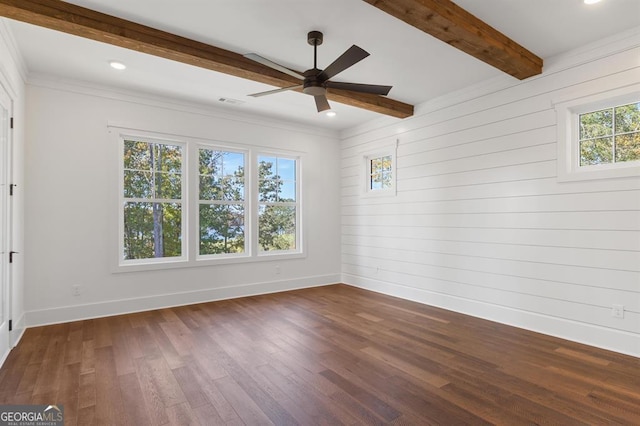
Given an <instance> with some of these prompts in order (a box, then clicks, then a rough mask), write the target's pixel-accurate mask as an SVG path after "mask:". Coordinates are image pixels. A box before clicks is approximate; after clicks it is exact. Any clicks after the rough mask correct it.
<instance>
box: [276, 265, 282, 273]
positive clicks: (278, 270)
mask: <svg viewBox="0 0 640 426" xmlns="http://www.w3.org/2000/svg"><path fill="white" fill-rule="evenodd" d="M280 272H281V271H280V265H276V275H280Z"/></svg>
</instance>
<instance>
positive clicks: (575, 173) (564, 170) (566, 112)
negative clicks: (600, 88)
mask: <svg viewBox="0 0 640 426" xmlns="http://www.w3.org/2000/svg"><path fill="white" fill-rule="evenodd" d="M639 101H640V84H634V85H630V86H627V87H624V88H619V89H616V90H611V91H606V92H602V93H597V94H593V95H590V96H583V97H579V98H574V99H570V100H567V101H562V102H556V103H554V109H555V111H556V116H557V153H558V163H557V174H558V176H557V179H558V181H559V182H571V181H580V180H590V179H606V178H620V177H631V176H639V175H640V161H623V162H613V163H608V164H593V165H584V166H583V165H580V128H579V120H580V115H581V114H585V113H589V112H594V111H600V110H604V109H608V108H614V107H616V106H621V105H627V104H630V103H635V102H639Z"/></svg>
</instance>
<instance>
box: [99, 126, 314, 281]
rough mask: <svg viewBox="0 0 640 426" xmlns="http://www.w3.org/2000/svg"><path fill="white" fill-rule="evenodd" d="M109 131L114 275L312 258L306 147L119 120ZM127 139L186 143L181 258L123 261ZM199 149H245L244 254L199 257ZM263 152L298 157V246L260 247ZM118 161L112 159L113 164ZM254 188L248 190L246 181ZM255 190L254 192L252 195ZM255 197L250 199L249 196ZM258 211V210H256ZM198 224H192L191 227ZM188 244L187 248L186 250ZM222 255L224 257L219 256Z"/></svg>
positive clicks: (111, 243)
mask: <svg viewBox="0 0 640 426" xmlns="http://www.w3.org/2000/svg"><path fill="white" fill-rule="evenodd" d="M107 131H108V133H109V134H110V138H111V139H112V141H113V145H114V149H113V150H112V153H113V154H112V155H113V157H112V158H113V160H112V161H114V162H115V163H116V164H117V167H113V168H112V170H113V172H112V173H111V182H112V183H111V184H110V186H109V187H110V188H113V189H112V190H109V193H110V196H109V197H110V199H111V203H110V204H111V206H114V208H112V210H111V211H112V213H111V214H110V215H109V216H110V217H111V220H110V223H111V224H112V226H111V229H117V230H118V232H117V234H116V233H110V234H109V237H108V240H109V248H110V249H109V253H110V259H111V260H110V262H109V264H110V268H109V269H110V270H111V272H112V273H127V272H144V271H153V270H163V269H176V268H192V267H204V266H215V265H224V264H242V263H253V262H269V261H283V260H290V259H301V258H306V257H307V247H306V241H305V238H304V235H305V234H306V231H305V222H304V211H305V210H304V204H303V197H302V188H303V186H302V185H303V182H302V168H303V157H304V153H303V152H301V151H292V150H287V149H271V148H265V147H264V146H260V145H258V144H256V145H249V144H243V143H235V142H223V141H216V140H213V139H206V140H205V139H201V138H192V137H187V136H176V135H174V134H170V135H168V134H163V133H158V132H153V131H147V130H144V129H141V128H140V127H123V126H122V125H117V124H108V126H107ZM125 138H135V139H139V140H142V141H155V142H160V143H171V144H178V145H183V146H184V151H183V173H182V184H183V199H184V205H183V221H182V227H183V229H182V235H183V236H184V238H183V242H182V244H183V251H182V256H181V257H179V258H178V257H172V258H160V259H138V260H135V261H127V263H124V262H123V261H122V258H123V252H122V250H123V249H124V242H123V235H124V229H123V228H122V227H123V223H124V209H123V208H122V205H123V204H122V202H123V199H124V196H123V193H124V182H123V181H122V176H123V173H124V170H123V169H124V164H123V161H122V152H123V149H124V140H125ZM199 147H214V148H216V149H220V150H228V151H236V152H246V153H247V159H248V160H247V161H248V163H247V164H246V170H245V200H246V202H247V205H248V210H249V211H248V214H247V221H248V223H249V226H250V229H249V230H248V231H247V236H248V238H249V240H250V242H246V241H245V245H246V247H247V252H246V253H243V254H242V255H236V254H229V255H212V256H211V257H209V255H207V256H198V252H199V250H198V246H199V223H198V220H199V218H198V216H199V212H198V209H196V208H192V207H194V206H197V205H198V201H199V191H198V187H199V186H198V185H199V182H198V173H197V172H198V165H199V157H198V149H199ZM258 155H271V156H276V157H285V158H293V159H296V161H297V167H296V179H297V185H296V192H297V194H296V195H297V200H298V201H297V202H298V208H297V209H296V215H297V220H298V223H297V226H296V232H297V235H296V239H297V241H298V242H299V244H298V246H297V247H296V250H289V251H272V252H262V253H260V252H259V251H258V249H257V248H258V223H257V222H258V221H257V216H258V212H257V205H258V204H257V201H254V200H257V197H258V194H257V191H258V185H257V179H258V177H257V173H256V172H255V169H256V164H257V158H258ZM112 164H113V163H112ZM246 182H250V184H248V186H249V188H246V185H247V183H246ZM248 194H250V195H248ZM249 196H250V197H252V198H251V199H249V198H247V197H249ZM254 210H255V211H254ZM190 224H193V225H190ZM185 247H186V248H185ZM218 256H219V257H218Z"/></svg>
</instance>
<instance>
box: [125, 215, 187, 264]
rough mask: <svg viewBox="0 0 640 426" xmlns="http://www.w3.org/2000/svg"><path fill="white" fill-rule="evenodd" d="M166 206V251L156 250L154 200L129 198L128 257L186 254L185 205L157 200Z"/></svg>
mask: <svg viewBox="0 0 640 426" xmlns="http://www.w3.org/2000/svg"><path fill="white" fill-rule="evenodd" d="M155 205H157V206H160V208H161V209H162V215H161V217H162V223H161V229H162V231H161V232H162V241H163V245H162V252H161V253H158V252H157V251H156V244H155V242H156V241H155V238H157V235H156V234H155V233H154V217H153V206H154V203H140V202H125V205H124V259H126V260H129V259H150V258H153V257H177V256H181V255H182V242H181V241H182V208H181V205H180V204H177V203H155Z"/></svg>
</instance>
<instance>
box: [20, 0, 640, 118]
mask: <svg viewBox="0 0 640 426" xmlns="http://www.w3.org/2000/svg"><path fill="white" fill-rule="evenodd" d="M69 3H73V4H76V5H80V6H83V7H87V8H90V9H94V10H98V11H101V12H104V13H108V14H110V15H114V16H118V17H121V18H124V19H128V20H131V21H134V22H138V23H141V24H145V25H148V26H151V27H154V28H158V29H161V30H164V31H168V32H171V33H174V34H178V35H181V36H185V37H187V38H191V39H194V40H198V41H202V42H205V43H208V44H212V45H215V46H218V47H222V48H225V49H228V50H232V51H235V52H238V53H241V54H244V53H249V52H254V53H258V54H260V55H262V56H264V57H267V58H269V59H271V60H273V61H275V62H278V63H280V64H282V65H284V66H287V67H289V68H292V69H295V70H298V71H304V70H306V69H308V68H311V67H312V64H313V49H312V47H311V46H309V45H308V44H307V40H306V37H307V32H308V31H310V30H320V31H322V32H323V33H324V35H325V38H324V44H322V46H320V47H319V50H318V62H319V64H318V66H319V68H324V67H326V66H327V65H328V64H329V63H331V62H332V61H333V60H334V59H335V58H336V57H338V56H339V55H340V54H341V53H342V52H344V51H345V50H346V49H347V48H348V47H350V46H351V45H352V44H357V45H358V46H360V47H362V48H363V49H365V50H367V51H368V52H369V53H371V56H369V57H368V58H366V59H365V60H363V61H362V62H360V63H358V64H356V65H354V66H353V67H352V68H350V69H348V70H346V71H344V72H343V73H341V74H339V75H338V76H337V77H335V78H334V80H336V81H349V82H358V83H371V84H389V85H393V89H392V90H391V92H390V93H389V97H390V98H393V99H396V100H399V101H403V102H407V103H410V104H414V105H417V104H420V103H422V102H425V101H428V100H429V99H433V98H435V97H439V96H442V95H444V94H446V93H449V92H453V91H457V90H460V89H463V88H465V87H467V86H471V85H474V84H477V83H479V82H481V81H484V80H487V79H492V78H494V77H497V76H500V75H502V73H501V71H498V70H496V69H494V68H492V67H491V66H489V65H486V64H485V63H483V62H481V61H479V60H477V59H475V58H472V57H470V56H468V55H466V54H464V53H462V52H460V51H458V50H457V49H454V48H452V47H450V46H448V45H446V44H445V43H443V42H441V41H439V40H436V39H435V38H432V37H430V36H428V35H427V34H425V33H423V32H421V31H419V30H417V29H415V28H413V27H411V26H409V25H407V24H405V23H403V22H401V21H399V20H398V19H396V18H393V17H392V16H390V15H387V14H385V13H384V12H382V11H380V10H378V9H376V8H375V7H373V6H371V5H369V4H367V3H365V2H364V1H362V0H322V1H320V0H243V1H238V0H181V1H171V0H136V1H131V0H108V1H107V0H102V1H101V0H73V1H70V2H69ZM456 3H457V4H458V5H459V6H461V7H462V8H464V9H466V10H468V11H469V12H471V13H473V14H474V15H476V16H477V17H479V18H480V19H482V20H484V21H485V22H487V23H488V24H490V25H492V26H493V27H494V28H496V29H498V30H499V31H502V32H503V33H504V34H506V35H507V36H508V37H510V38H512V39H513V40H515V41H516V42H518V43H520V44H521V45H523V46H524V47H526V48H527V49H529V50H530V51H532V52H533V53H535V54H536V55H538V56H540V57H542V58H543V59H547V58H549V57H552V56H555V55H557V54H560V53H562V52H566V51H569V50H572V49H575V48H577V47H580V46H583V45H585V44H588V43H590V42H594V41H596V40H599V39H602V38H603V37H607V36H610V35H613V34H616V33H620V32H623V31H625V30H628V29H630V28H632V27H640V1H639V0H604V1H603V2H601V3H599V4H596V5H592V6H586V5H584V4H583V3H582V0H535V1H526V0H481V1H479V0H456ZM9 26H10V29H11V30H12V32H13V34H14V36H15V39H16V41H17V44H18V48H19V50H20V51H21V53H22V55H23V58H24V60H25V63H26V65H27V68H28V70H29V72H30V73H34V74H47V75H53V76H56V77H62V78H64V79H70V80H80V81H83V82H87V83H90V84H99V85H107V86H114V87H116V88H118V89H119V90H123V91H127V90H132V91H135V92H144V93H149V94H153V95H160V96H169V97H172V98H177V99H180V100H185V101H189V102H197V103H204V104H209V105H214V106H215V107H217V108H222V109H230V110H235V111H244V112H247V113H251V114H260V115H267V116H272V117H277V118H283V119H286V120H290V121H294V122H301V123H305V124H310V125H313V126H318V127H324V128H328V129H334V130H340V129H345V128H348V127H351V126H354V125H357V124H361V123H364V122H367V121H370V120H373V119H376V118H377V117H381V115H379V114H377V113H373V112H369V111H365V110H361V109H358V108H354V107H348V106H345V105H341V104H338V103H336V102H332V103H331V105H332V107H333V109H334V110H335V111H336V112H337V113H338V115H337V117H334V118H329V117H326V116H325V115H324V114H318V113H317V112H316V109H315V104H314V102H313V99H312V98H310V97H309V96H307V95H304V94H300V93H295V92H284V93H279V94H275V95H271V96H266V97H261V98H252V97H248V96H247V94H249V93H255V92H259V91H263V90H269V89H273V87H271V86H268V85H265V84H261V83H256V82H252V81H248V80H244V79H240V78H236V77H231V76H228V75H225V74H220V73H216V72H213V71H208V70H204V69H200V68H196V67H192V66H189V65H184V64H181V63H176V62H172V61H169V60H165V59H160V58H156V57H153V56H149V55H145V54H141V53H137V52H133V51H129V50H126V49H122V48H118V47H114V46H110V45H106V44H102V43H98V42H93V41H89V40H85V39H82V38H79V37H75V36H71V35H67V34H63V33H59V32H55V31H51V30H47V29H43V28H39V27H35V26H32V25H28V24H24V23H20V22H15V21H11V22H10V25H9ZM114 59H116V60H119V61H122V62H124V63H125V64H127V66H128V68H127V69H126V70H125V71H120V72H118V71H115V70H113V69H111V68H110V67H109V66H108V62H109V61H110V60H114ZM219 98H231V99H237V100H240V101H243V102H244V103H242V104H241V105H228V104H223V103H220V102H219V101H218V99H219Z"/></svg>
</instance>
